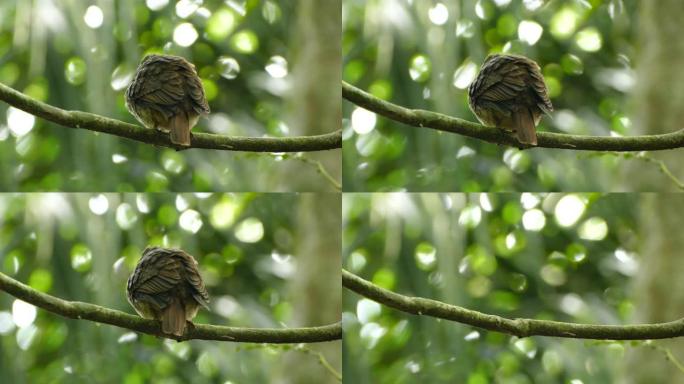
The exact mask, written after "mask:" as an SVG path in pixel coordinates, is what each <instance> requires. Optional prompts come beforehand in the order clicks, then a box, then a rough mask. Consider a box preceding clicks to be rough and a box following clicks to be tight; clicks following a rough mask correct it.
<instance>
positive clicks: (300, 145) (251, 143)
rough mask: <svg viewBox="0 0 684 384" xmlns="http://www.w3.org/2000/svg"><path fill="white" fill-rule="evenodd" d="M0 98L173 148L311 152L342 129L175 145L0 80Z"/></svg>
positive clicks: (59, 119) (72, 124)
mask: <svg viewBox="0 0 684 384" xmlns="http://www.w3.org/2000/svg"><path fill="white" fill-rule="evenodd" d="M0 100H2V101H4V102H6V103H7V104H9V105H11V106H13V107H15V108H18V109H21V110H23V111H24V112H27V113H30V114H32V115H34V116H37V117H40V118H43V119H45V120H48V121H51V122H53V123H56V124H59V125H62V126H64V127H67V128H81V129H86V130H90V131H96V132H102V133H107V134H110V135H115V136H120V137H125V138H127V139H131V140H135V141H139V142H143V143H147V144H154V145H157V146H162V147H170V148H175V149H191V148H203V149H217V150H224V151H246V152H311V151H324V150H329V149H336V148H341V147H342V132H341V131H340V130H337V131H335V132H332V133H327V134H324V135H317V136H298V137H239V136H224V135H215V134H211V133H193V134H192V143H191V145H190V147H177V146H176V145H175V144H173V143H171V140H170V139H169V136H168V135H165V134H160V133H159V132H158V131H156V130H154V129H147V128H143V127H141V126H139V125H134V124H129V123H126V122H123V121H119V120H115V119H111V118H108V117H104V116H100V115H96V114H93V113H88V112H81V111H67V110H64V109H61V108H57V107H54V106H52V105H49V104H46V103H43V102H41V101H38V100H35V99H33V98H31V97H29V96H26V95H24V94H23V93H21V92H18V91H16V90H14V89H12V88H10V87H8V86H6V85H4V84H2V83H0Z"/></svg>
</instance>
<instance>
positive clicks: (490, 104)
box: [468, 54, 553, 145]
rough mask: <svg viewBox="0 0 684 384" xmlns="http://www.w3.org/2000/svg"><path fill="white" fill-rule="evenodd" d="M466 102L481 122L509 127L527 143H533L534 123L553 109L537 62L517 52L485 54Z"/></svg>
mask: <svg viewBox="0 0 684 384" xmlns="http://www.w3.org/2000/svg"><path fill="white" fill-rule="evenodd" d="M468 103H469V105H470V109H471V110H472V111H473V113H475V115H476V116H477V118H478V120H480V122H481V123H482V124H484V125H488V126H495V127H499V128H504V129H506V130H511V131H513V132H515V133H516V136H517V138H518V141H519V142H520V143H522V144H528V145H537V134H536V126H537V124H539V120H541V117H542V114H544V113H547V114H550V113H551V112H552V111H553V105H551V100H549V94H548V90H547V88H546V84H545V83H544V77H543V76H542V74H541V71H540V68H539V65H538V64H537V63H535V62H534V61H532V60H530V59H528V58H527V57H524V56H518V55H500V54H493V55H489V56H487V58H486V59H485V61H484V63H483V64H482V68H480V73H479V74H478V75H477V78H475V80H474V81H473V82H472V83H471V84H470V86H469V87H468Z"/></svg>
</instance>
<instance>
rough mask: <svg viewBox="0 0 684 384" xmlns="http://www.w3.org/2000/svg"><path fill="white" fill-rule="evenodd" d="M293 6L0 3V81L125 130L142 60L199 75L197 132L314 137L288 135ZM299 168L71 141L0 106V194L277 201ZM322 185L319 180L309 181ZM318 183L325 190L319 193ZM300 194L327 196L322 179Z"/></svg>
mask: <svg viewBox="0 0 684 384" xmlns="http://www.w3.org/2000/svg"><path fill="white" fill-rule="evenodd" d="M295 13H296V8H295V3H294V2H278V1H273V0H263V1H261V0H235V1H233V0H231V1H219V0H207V1H199V0H180V1H168V0H147V1H134V0H120V1H116V2H106V3H96V5H95V4H93V5H91V4H89V3H88V2H49V3H47V4H43V3H34V2H30V1H16V0H12V1H3V2H2V3H0V82H2V83H3V84H6V85H8V86H11V87H13V88H15V89H17V90H19V91H21V92H24V93H26V94H28V95H30V96H31V97H34V98H36V99H38V100H41V101H44V102H47V103H49V104H52V105H55V106H58V107H60V108H64V109H67V110H68V109H77V110H84V111H88V112H92V113H97V114H101V115H105V116H109V117H113V118H116V119H120V120H124V121H127V122H130V123H136V124H137V121H136V120H135V119H134V118H133V116H131V115H130V114H129V113H128V111H127V110H126V108H125V106H124V97H123V94H124V91H125V88H126V87H127V85H128V83H129V82H130V80H131V79H132V76H133V73H134V71H135V68H136V67H137V65H138V63H139V62H140V60H141V59H142V57H143V56H144V55H145V54H148V53H152V52H164V53H169V54H175V55H181V56H184V57H186V58H188V59H189V60H190V61H191V62H193V63H194V64H195V66H196V67H197V70H198V72H199V74H200V77H201V78H202V82H203V84H204V88H205V90H206V96H207V99H208V100H209V105H210V107H211V110H212V113H211V115H210V116H209V117H208V118H207V119H201V120H200V122H199V124H198V126H197V127H195V129H194V131H195V132H211V133H217V134H222V135H230V136H257V137H259V136H264V135H268V136H274V137H281V136H288V135H296V134H307V133H306V132H301V131H298V128H297V127H290V126H289V125H288V121H286V120H289V118H287V117H286V114H287V110H288V107H287V92H288V89H289V88H290V86H291V76H288V75H289V73H290V69H291V68H289V67H290V66H291V65H292V64H291V61H292V60H293V56H295V55H296V52H297V50H298V49H301V48H300V47H297V46H294V45H295V44H293V42H292V35H293V32H291V30H293V29H294V28H291V25H294V24H295V16H296V15H295ZM288 163H294V166H296V167H298V169H302V172H310V173H311V174H312V175H315V173H316V168H315V167H314V166H311V165H308V164H306V163H304V162H301V161H292V160H289V159H285V158H283V157H282V156H279V155H278V154H250V153H231V152H228V151H206V150H190V151H184V152H178V153H177V152H174V151H173V150H171V149H166V148H157V147H154V146H150V145H145V144H141V143H137V142H132V141H129V140H126V139H122V138H118V137H111V136H108V135H102V134H98V133H93V132H88V131H80V132H78V131H75V130H73V129H66V128H63V127H58V126H55V124H52V123H49V122H46V121H44V120H42V119H36V118H34V117H32V116H30V115H28V114H25V113H23V112H21V111H19V110H16V109H14V108H8V107H7V105H2V106H0V190H6V191H121V192H126V191H177V192H191V191H216V190H230V191H271V190H276V189H278V190H287V189H288V186H287V184H285V185H283V184H282V183H283V180H287V177H284V176H282V177H279V175H280V174H284V173H286V172H288V171H291V169H290V168H288V165H287V164H288ZM314 178H315V176H314ZM318 182H320V184H316V183H318ZM314 184H316V185H310V186H309V187H308V188H304V189H305V190H327V189H329V187H328V186H327V181H326V180H325V179H323V178H322V177H320V178H316V181H315V183H314Z"/></svg>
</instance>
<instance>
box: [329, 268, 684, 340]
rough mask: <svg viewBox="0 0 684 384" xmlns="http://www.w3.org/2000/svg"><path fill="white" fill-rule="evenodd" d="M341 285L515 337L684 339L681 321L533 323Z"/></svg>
mask: <svg viewBox="0 0 684 384" xmlns="http://www.w3.org/2000/svg"><path fill="white" fill-rule="evenodd" d="M342 285H343V286H344V287H345V288H347V289H349V290H351V291H354V292H356V293H358V294H359V295H361V296H364V297H367V298H369V299H371V300H374V301H376V302H378V303H381V304H384V305H386V306H388V307H391V308H394V309H397V310H399V311H402V312H406V313H410V314H414V315H422V316H431V317H436V318H440V319H446V320H451V321H455V322H458V323H462V324H468V325H472V326H475V327H479V328H483V329H487V330H490V331H495V332H501V333H506V334H509V335H514V336H517V337H528V336H552V337H564V338H573V339H598V340H643V339H667V338H673V337H682V336H684V319H679V320H676V321H671V322H668V323H656V324H637V325H595V324H575V323H566V322H560V321H549V320H536V319H508V318H505V317H500V316H496V315H490V314H486V313H482V312H478V311H473V310H470V309H466V308H463V307H458V306H455V305H451V304H446V303H443V302H441V301H437V300H431V299H425V298H422V297H409V296H404V295H400V294H398V293H395V292H392V291H390V290H387V289H384V288H381V287H379V286H377V285H375V284H373V283H371V282H370V281H367V280H364V279H362V278H360V277H358V276H356V275H354V274H353V273H351V272H348V271H346V270H344V269H343V270H342Z"/></svg>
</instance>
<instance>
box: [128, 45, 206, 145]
mask: <svg viewBox="0 0 684 384" xmlns="http://www.w3.org/2000/svg"><path fill="white" fill-rule="evenodd" d="M126 108H128V111H129V112H131V114H133V116H135V118H136V119H138V121H140V122H141V123H142V124H143V125H144V126H146V127H147V128H154V129H158V130H160V131H162V132H169V133H170V136H171V142H172V143H174V144H178V145H181V146H190V130H191V129H192V127H194V126H195V124H197V120H198V119H199V117H200V116H201V115H207V114H209V105H208V104H207V99H206V97H205V96H204V88H202V82H201V81H200V78H199V76H197V71H195V66H194V65H192V64H191V63H190V62H189V61H187V60H185V59H184V58H182V57H179V56H171V55H147V56H145V58H144V59H143V61H142V62H141V63H140V65H139V66H138V69H137V72H136V74H135V77H134V78H133V81H132V82H131V84H130V85H129V86H128V89H126Z"/></svg>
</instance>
